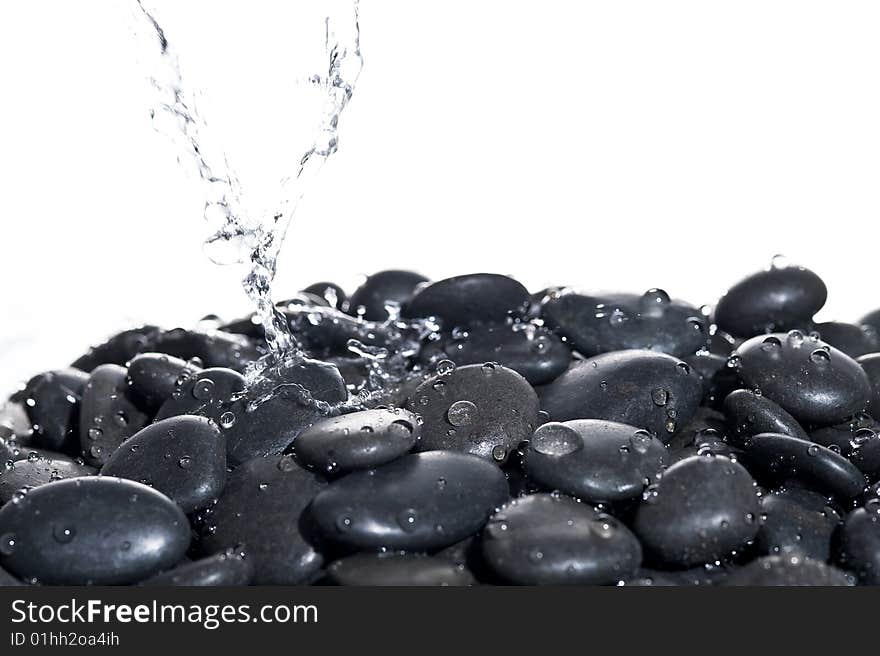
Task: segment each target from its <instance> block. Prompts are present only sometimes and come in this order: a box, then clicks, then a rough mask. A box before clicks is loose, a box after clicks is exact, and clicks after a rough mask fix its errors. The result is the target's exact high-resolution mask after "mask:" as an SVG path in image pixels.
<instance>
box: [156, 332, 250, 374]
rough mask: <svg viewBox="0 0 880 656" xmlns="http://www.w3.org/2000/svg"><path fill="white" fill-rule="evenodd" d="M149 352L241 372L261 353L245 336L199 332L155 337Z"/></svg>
mask: <svg viewBox="0 0 880 656" xmlns="http://www.w3.org/2000/svg"><path fill="white" fill-rule="evenodd" d="M150 346H151V348H150V351H155V352H157V353H165V354H167V355H173V356H175V357H178V358H181V359H183V360H191V359H193V358H198V359H199V360H201V361H202V363H203V364H204V366H205V367H224V368H227V369H233V370H234V371H238V372H239V373H241V372H243V371H244V370H245V368H246V367H247V365H248V364H249V363H250V362H253V361H254V360H258V359H259V358H260V356H262V352H261V351H260V350H259V349H258V348H257V347H256V346H255V345H254V343H253V342H252V341H251V340H250V339H248V338H247V337H245V336H242V335H235V334H232V333H229V332H225V331H220V330H213V331H210V332H200V331H195V330H184V329H183V328H175V329H174V330H167V331H164V332H162V333H161V334H160V335H159V336H157V337H156V339H155V340H154V342H153V343H152V344H151V345H150Z"/></svg>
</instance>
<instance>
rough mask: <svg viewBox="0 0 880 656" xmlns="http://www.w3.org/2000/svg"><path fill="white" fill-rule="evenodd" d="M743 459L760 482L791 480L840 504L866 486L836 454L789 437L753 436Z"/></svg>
mask: <svg viewBox="0 0 880 656" xmlns="http://www.w3.org/2000/svg"><path fill="white" fill-rule="evenodd" d="M744 460H745V462H746V463H747V464H748V467H749V471H751V472H753V473H754V474H755V475H756V476H757V477H758V479H759V480H761V481H764V482H766V483H769V484H784V483H785V482H787V481H794V482H797V483H799V484H800V485H802V486H804V487H807V488H809V489H811V490H814V491H816V492H820V493H822V494H827V495H831V496H834V497H836V498H838V499H839V500H841V501H849V500H851V499H854V498H856V497H857V496H858V495H859V494H861V493H862V490H864V489H865V486H866V484H867V482H866V481H865V476H864V474H862V472H860V471H859V469H858V468H857V467H856V466H855V465H854V464H853V463H851V462H850V461H849V460H847V459H846V458H844V457H843V456H842V455H840V454H839V453H835V452H834V451H832V450H831V449H828V448H826V447H824V446H819V445H818V444H814V443H812V442H810V441H808V440H802V439H798V438H796V437H791V436H790V435H779V434H775V433H763V434H761V435H755V436H754V437H752V438H751V440H749V443H748V445H747V446H746V450H745V458H744Z"/></svg>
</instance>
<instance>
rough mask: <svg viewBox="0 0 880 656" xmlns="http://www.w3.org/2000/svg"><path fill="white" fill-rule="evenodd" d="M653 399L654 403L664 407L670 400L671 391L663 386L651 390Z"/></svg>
mask: <svg viewBox="0 0 880 656" xmlns="http://www.w3.org/2000/svg"><path fill="white" fill-rule="evenodd" d="M651 400H652V401H653V402H654V405H656V406H660V407H663V406H664V405H666V403H667V402H668V401H669V392H667V391H666V390H665V389H663V388H662V387H658V388H656V389H654V390H651Z"/></svg>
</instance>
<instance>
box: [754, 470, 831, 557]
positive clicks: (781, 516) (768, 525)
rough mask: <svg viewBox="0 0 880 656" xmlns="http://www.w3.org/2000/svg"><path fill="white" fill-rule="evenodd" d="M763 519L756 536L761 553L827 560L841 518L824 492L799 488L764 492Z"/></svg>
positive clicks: (762, 500) (762, 501) (756, 544)
mask: <svg viewBox="0 0 880 656" xmlns="http://www.w3.org/2000/svg"><path fill="white" fill-rule="evenodd" d="M761 520H762V521H761V528H760V530H759V531H758V535H757V537H756V538H755V547H756V548H757V549H758V551H759V552H760V553H761V554H764V555H775V554H783V555H784V554H800V555H802V556H805V557H808V558H813V559H814V560H819V561H823V562H824V561H827V560H828V559H829V557H830V555H831V536H832V535H833V534H834V531H835V530H836V529H837V527H838V525H839V524H840V522H841V517H840V515H839V514H838V512H837V511H836V510H834V508H832V507H831V506H830V505H829V504H828V500H827V499H826V498H825V497H824V496H822V495H821V494H818V493H816V492H811V491H810V490H805V489H801V488H796V487H795V488H783V489H780V490H776V491H774V492H772V493H770V494H765V495H763V496H762V497H761Z"/></svg>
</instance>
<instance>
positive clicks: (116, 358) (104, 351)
mask: <svg viewBox="0 0 880 656" xmlns="http://www.w3.org/2000/svg"><path fill="white" fill-rule="evenodd" d="M161 332H162V331H161V330H160V329H159V328H158V327H156V326H140V327H138V328H132V329H131V330H124V331H122V332H121V333H118V334H116V335H114V336H113V337H111V338H110V339H108V340H107V341H106V342H104V343H103V344H100V345H98V346H93V347H92V348H90V349H89V350H88V352H87V353H85V354H84V355H82V356H81V357H79V358H78V359H77V360H76V361H75V362H74V363H73V364H71V365H70V366H71V367H74V368H76V369H80V370H82V371H85V372H91V371H92V370H93V369H94V368H95V367H98V366H100V365H102V364H116V365H119V366H125V364H126V363H127V362H128V361H129V360H131V359H132V358H133V357H134V356H135V355H136V354H138V353H141V352H142V351H145V350H149V349H150V348H151V347H152V345H153V344H154V343H155V341H156V339H157V338H158V337H159V334H160V333H161Z"/></svg>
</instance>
